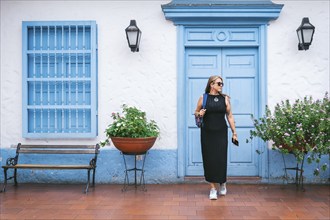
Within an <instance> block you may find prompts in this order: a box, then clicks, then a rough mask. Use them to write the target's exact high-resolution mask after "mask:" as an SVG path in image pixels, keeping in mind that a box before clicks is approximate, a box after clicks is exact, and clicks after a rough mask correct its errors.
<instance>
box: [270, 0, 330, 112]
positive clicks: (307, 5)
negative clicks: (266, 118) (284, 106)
mask: <svg viewBox="0 0 330 220" xmlns="http://www.w3.org/2000/svg"><path fill="white" fill-rule="evenodd" d="M273 2H274V3H278V4H284V7H283V9H282V11H281V14H280V16H279V18H278V19H277V20H276V21H272V22H270V25H269V30H268V104H269V105H270V106H274V105H275V104H276V103H277V102H280V101H281V100H283V99H290V100H295V99H298V98H302V97H304V96H306V95H311V96H313V98H323V97H324V94H325V92H326V91H330V84H329V83H330V72H329V62H330V61H329V50H330V46H329V26H330V24H329V22H330V18H329V10H330V6H329V1H328V0H321V1H319V0H313V1H312V0H310V1H273ZM303 17H309V21H310V23H311V24H313V25H314V26H315V34H314V38H313V42H312V45H311V46H310V48H309V50H306V51H304V50H298V38H297V33H296V29H297V28H298V27H299V25H300V24H301V20H302V18H303Z"/></svg>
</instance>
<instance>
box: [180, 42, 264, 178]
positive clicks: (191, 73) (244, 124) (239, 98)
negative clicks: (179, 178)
mask: <svg viewBox="0 0 330 220" xmlns="http://www.w3.org/2000/svg"><path fill="white" fill-rule="evenodd" d="M257 55H258V50H257V48H187V49H186V56H185V59H186V76H187V77H186V80H187V82H186V85H188V86H187V89H186V92H187V97H188V99H187V112H188V113H187V114H186V115H187V123H186V124H187V135H186V137H187V140H186V143H187V148H186V175H187V176H189V175H194V176H196V175H197V176H198V175H203V173H204V171H203V162H202V157H201V146H200V130H199V128H197V127H196V125H195V121H194V115H193V113H194V110H195V108H196V104H197V100H198V98H199V97H200V96H201V95H202V94H203V93H204V89H205V86H206V83H207V80H208V78H209V77H210V76H211V75H219V74H220V75H221V76H222V77H223V78H224V83H225V86H224V93H226V94H228V95H229V96H230V97H231V105H232V110H233V114H234V117H235V122H236V130H237V133H238V136H239V141H240V147H235V146H234V145H232V144H231V141H230V139H231V132H230V131H231V130H230V128H229V132H228V133H229V135H228V138H229V142H228V143H229V146H228V175H229V176H257V175H258V161H257V160H258V157H257V156H256V153H255V148H256V146H255V144H254V143H245V139H246V138H248V137H249V131H250V129H252V128H253V124H252V121H251V116H250V115H251V114H256V110H257V106H258V103H257V102H258V99H257V92H258V90H257V85H258V82H257V76H258V68H257V67H258V58H257ZM228 127H229V124H228Z"/></svg>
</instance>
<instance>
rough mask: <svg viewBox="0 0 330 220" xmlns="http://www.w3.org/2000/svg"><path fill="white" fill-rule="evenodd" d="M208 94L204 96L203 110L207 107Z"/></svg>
mask: <svg viewBox="0 0 330 220" xmlns="http://www.w3.org/2000/svg"><path fill="white" fill-rule="evenodd" d="M207 95H208V94H207V93H204V94H203V105H202V108H203V109H204V108H205V106H206V100H207Z"/></svg>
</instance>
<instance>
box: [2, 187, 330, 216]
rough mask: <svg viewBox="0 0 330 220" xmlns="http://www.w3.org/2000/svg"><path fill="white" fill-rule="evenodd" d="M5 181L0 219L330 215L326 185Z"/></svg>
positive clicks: (329, 194)
mask: <svg viewBox="0 0 330 220" xmlns="http://www.w3.org/2000/svg"><path fill="white" fill-rule="evenodd" d="M83 187H84V186H83V185H43V184H21V185H19V186H18V187H16V188H15V187H14V186H12V185H8V187H7V191H6V192H5V193H0V202H1V205H0V219H153V220H154V219H330V214H329V198H330V192H329V186H328V185H306V186H305V189H306V191H305V192H302V191H301V190H296V188H295V186H294V185H292V184H290V185H263V184H251V185H248V184H228V187H227V188H228V194H227V195H226V196H225V197H221V198H219V199H218V200H216V201H210V200H209V199H208V185H207V184H206V183H195V184H191V183H189V184H177V185H176V184H169V185H147V186H146V187H147V192H143V191H140V190H137V191H135V190H134V188H133V190H131V189H132V188H129V190H128V191H126V192H121V189H122V186H121V185H96V188H95V189H91V191H90V192H89V193H88V195H85V194H83V193H82V189H83Z"/></svg>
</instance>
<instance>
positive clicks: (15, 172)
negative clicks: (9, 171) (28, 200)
mask: <svg viewBox="0 0 330 220" xmlns="http://www.w3.org/2000/svg"><path fill="white" fill-rule="evenodd" d="M14 183H15V186H17V169H14Z"/></svg>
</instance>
